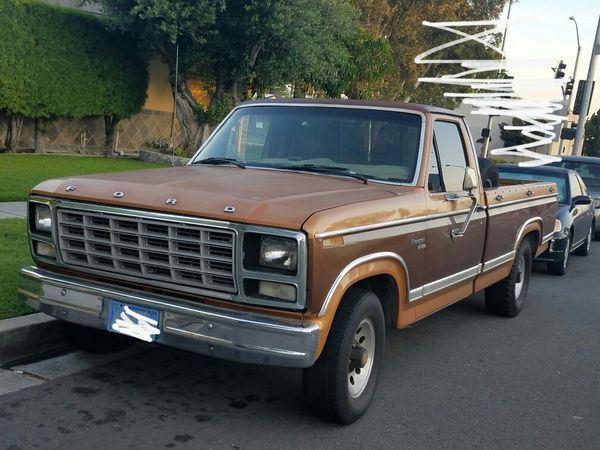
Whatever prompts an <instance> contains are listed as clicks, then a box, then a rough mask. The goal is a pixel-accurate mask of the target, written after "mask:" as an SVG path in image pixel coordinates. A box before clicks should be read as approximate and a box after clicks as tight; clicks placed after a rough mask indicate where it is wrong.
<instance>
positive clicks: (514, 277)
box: [485, 239, 531, 317]
mask: <svg viewBox="0 0 600 450" xmlns="http://www.w3.org/2000/svg"><path fill="white" fill-rule="evenodd" d="M530 276H531V247H530V245H529V241H528V240H527V239H525V240H523V242H521V245H519V248H518V249H517V253H516V255H515V260H514V262H513V266H512V269H511V270H510V273H509V274H508V276H507V277H506V278H504V279H503V280H500V281H498V282H497V283H496V284H493V285H492V286H490V287H488V288H487V289H486V290H485V306H486V308H487V310H488V311H489V312H490V313H492V314H496V315H499V316H505V317H515V316H516V315H518V314H519V312H520V311H521V309H522V308H523V304H524V303H525V297H527V290H528V289H529V278H530Z"/></svg>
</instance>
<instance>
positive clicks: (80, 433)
mask: <svg viewBox="0 0 600 450" xmlns="http://www.w3.org/2000/svg"><path fill="white" fill-rule="evenodd" d="M598 267H600V243H596V242H595V243H594V244H593V247H592V253H591V255H590V256H588V257H587V258H582V257H576V256H574V257H573V258H572V260H571V265H570V267H569V271H568V273H567V275H566V276H564V277H556V276H552V275H547V274H546V273H544V271H543V270H542V268H539V267H538V268H537V270H536V273H535V274H534V276H533V279H532V283H531V286H530V292H529V297H528V299H527V302H526V304H525V307H524V309H523V311H522V312H521V314H520V315H519V316H518V317H517V318H515V319H503V318H498V317H493V316H490V315H488V314H487V313H486V312H485V311H484V308H483V300H482V297H481V296H475V297H473V298H470V299H468V300H465V301H463V302H460V303H458V304H456V305H454V306H452V307H450V308H448V309H446V310H444V311H442V312H439V313H438V314H435V315H434V316H432V317H430V318H428V319H425V320H423V321H421V322H420V323H417V324H416V325H415V326H413V327H411V328H409V329H406V330H401V331H390V332H389V333H388V336H387V344H386V355H385V358H386V360H385V365H384V369H383V372H382V377H381V379H380V383H379V389H378V391H377V394H376V397H375V400H374V402H373V404H372V406H371V409H370V410H369V412H368V413H367V415H365V416H364V417H363V418H362V419H361V420H360V421H358V422H357V423H355V424H353V425H350V426H339V425H335V424H331V423H327V422H323V421H320V420H318V419H316V418H313V417H312V416H310V415H309V414H308V412H307V410H306V407H305V405H304V403H303V400H302V393H301V373H300V371H298V370H292V369H280V368H269V367H260V366H248V365H241V364H233V363H229V362H223V361H218V360H211V359H208V358H204V357H200V356H196V355H193V354H189V353H186V352H182V351H176V350H172V349H168V348H161V347H154V346H145V345H139V346H137V347H136V348H135V349H133V351H130V352H128V353H124V354H120V355H113V356H112V359H111V358H109V359H106V358H93V357H89V356H86V355H83V354H81V353H78V352H75V353H72V354H68V355H64V356H61V357H59V358H54V359H51V360H47V361H42V362H38V363H35V364H29V365H26V366H23V367H17V368H13V370H12V371H5V374H8V375H10V376H12V377H17V383H16V384H15V382H14V380H13V382H12V384H11V386H13V389H12V390H14V389H18V388H19V385H18V381H19V380H21V381H22V385H21V386H20V387H23V386H26V385H28V383H29V385H30V384H32V383H34V384H35V386H32V387H27V388H23V389H20V390H16V391H14V392H10V393H7V394H4V395H1V396H0V448H11V449H17V448H23V449H30V448H44V449H46V448H65V449H82V448H85V449H86V450H87V449H95V448H99V449H100V448H102V449H105V448H139V449H154V448H217V449H232V448H233V449H237V448H243V449H246V448H248V449H251V448H252V449H266V448H273V449H283V448H286V449H287V448H290V449H296V448H297V449H306V448H319V449H321V448H444V449H447V448H544V449H545V448H590V449H592V448H600V376H599V374H600V301H599V300H600V295H599V292H600V277H599V276H598V269H597V268H598ZM9 372H10V373H9ZM0 379H1V378H0ZM6 386H8V384H6ZM15 386H16V387H15ZM1 387H2V386H0V388H1ZM6 390H11V389H5V391H6Z"/></svg>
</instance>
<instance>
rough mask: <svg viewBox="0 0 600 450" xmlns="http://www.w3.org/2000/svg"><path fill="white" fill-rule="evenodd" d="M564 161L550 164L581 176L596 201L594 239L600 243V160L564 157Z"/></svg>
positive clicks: (585, 157)
mask: <svg viewBox="0 0 600 450" xmlns="http://www.w3.org/2000/svg"><path fill="white" fill-rule="evenodd" d="M561 158H562V161H559V162H553V163H551V164H549V165H550V166H554V167H564V168H565V169H571V170H574V171H575V172H577V173H578V174H579V176H580V177H581V179H582V180H583V182H584V183H585V185H586V186H587V188H588V191H589V193H590V195H591V197H592V199H593V200H594V216H595V224H596V226H595V228H594V239H596V240H597V241H600V158H595V157H593V156H562V157H561Z"/></svg>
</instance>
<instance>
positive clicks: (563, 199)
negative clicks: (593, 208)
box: [500, 170, 569, 203]
mask: <svg viewBox="0 0 600 450" xmlns="http://www.w3.org/2000/svg"><path fill="white" fill-rule="evenodd" d="M500 178H504V179H507V180H523V181H542V182H547V183H556V185H557V186H558V203H568V198H569V197H568V195H567V180H566V179H565V178H563V177H557V176H553V175H544V174H541V173H525V172H507V171H504V170H500Z"/></svg>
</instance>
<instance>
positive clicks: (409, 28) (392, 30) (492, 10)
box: [358, 0, 506, 107]
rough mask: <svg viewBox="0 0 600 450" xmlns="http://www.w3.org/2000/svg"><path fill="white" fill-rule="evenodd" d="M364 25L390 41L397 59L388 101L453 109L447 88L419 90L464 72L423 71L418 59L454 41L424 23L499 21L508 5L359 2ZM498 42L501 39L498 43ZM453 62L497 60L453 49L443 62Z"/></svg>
mask: <svg viewBox="0 0 600 450" xmlns="http://www.w3.org/2000/svg"><path fill="white" fill-rule="evenodd" d="M358 3H359V6H360V9H361V11H362V16H361V23H362V24H363V25H364V26H365V27H366V28H367V29H368V30H369V31H370V32H371V33H372V34H374V35H379V36H385V37H386V38H387V40H388V41H389V43H390V46H391V49H392V54H393V65H394V70H393V71H392V72H391V74H390V75H389V76H388V77H387V79H386V90H385V91H384V93H383V95H384V96H385V97H386V98H389V99H393V100H402V101H414V102H419V103H430V104H437V105H439V106H446V107H453V106H455V104H456V103H455V102H456V101H455V100H453V99H450V98H445V97H443V92H444V90H445V88H444V86H442V85H438V84H429V83H427V84H419V83H418V81H417V79H418V78H419V77H424V76H428V77H435V76H438V75H440V74H442V73H449V72H451V71H453V70H456V71H458V70H460V68H452V67H450V66H447V65H439V66H423V65H418V64H416V63H415V62H414V58H415V56H417V55H418V54H420V53H422V52H424V51H426V50H428V49H430V48H433V47H435V46H437V45H439V44H441V43H443V42H448V40H449V39H453V38H451V37H450V36H451V35H449V34H448V33H446V32H443V31H439V30H435V29H432V28H429V27H425V26H423V25H422V22H423V21H424V20H428V21H432V22H436V21H459V20H484V19H495V18H497V17H498V16H499V15H500V13H501V11H502V8H503V7H504V5H505V4H506V0H478V1H472V0H444V1H443V2H440V1H438V0H359V1H358ZM497 38H498V37H496V39H497ZM441 55H443V57H445V58H448V59H484V58H489V57H492V58H497V57H498V56H497V55H495V54H492V53H491V52H490V50H489V49H487V48H485V47H483V46H482V45H481V44H474V43H466V44H463V45H461V46H459V47H452V48H450V49H448V50H447V51H446V53H445V54H440V56H441Z"/></svg>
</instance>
